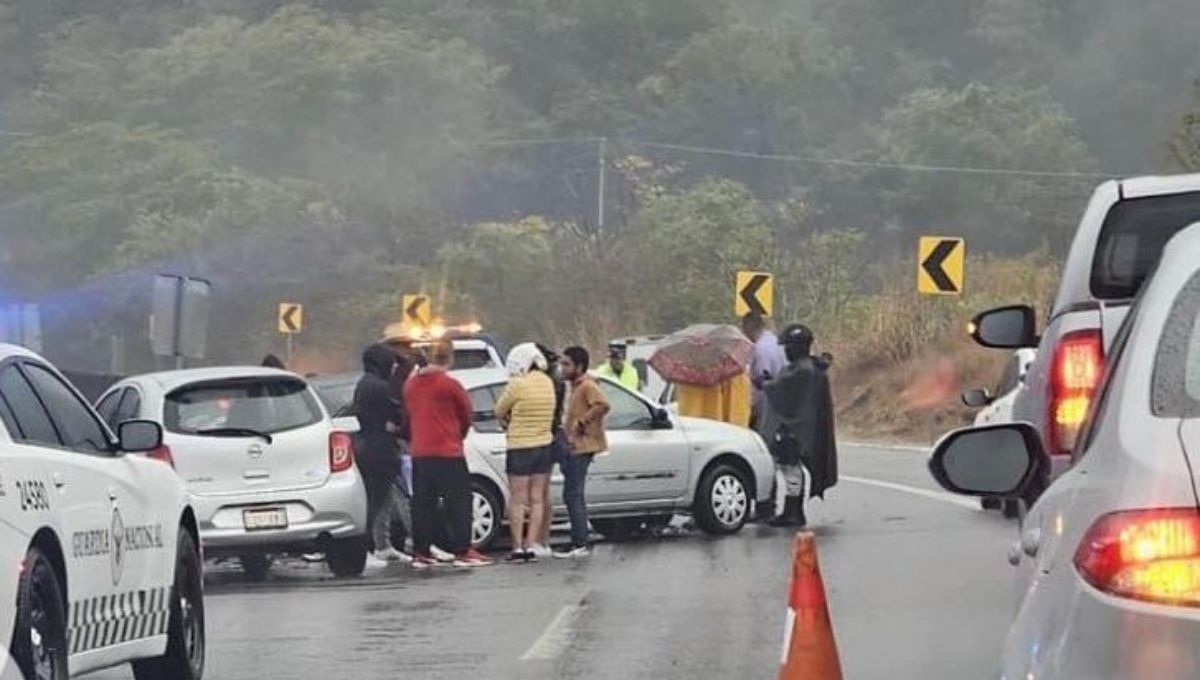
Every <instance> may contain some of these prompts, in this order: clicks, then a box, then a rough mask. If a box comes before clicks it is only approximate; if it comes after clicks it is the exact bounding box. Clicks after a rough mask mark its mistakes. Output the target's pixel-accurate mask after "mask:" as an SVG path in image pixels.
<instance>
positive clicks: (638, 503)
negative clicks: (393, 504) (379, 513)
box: [313, 369, 775, 547]
mask: <svg viewBox="0 0 1200 680" xmlns="http://www.w3.org/2000/svg"><path fill="white" fill-rule="evenodd" d="M452 375H453V376H454V377H455V378H456V379H458V380H459V381H460V382H461V383H462V384H463V386H464V387H465V388H466V389H467V393H468V394H469V395H470V396H471V403H472V404H473V405H474V410H475V425H474V427H473V428H472V430H471V432H470V434H469V435H468V436H467V467H468V469H469V470H470V472H471V479H472V489H473V491H474V525H473V535H472V540H473V542H474V543H475V545H476V546H480V547H486V546H487V545H489V544H490V543H491V542H492V541H493V540H494V539H495V538H496V537H497V535H498V534H499V533H500V530H501V529H502V527H503V517H504V506H505V503H506V502H507V500H508V485H507V482H506V476H505V473H504V452H505V441H504V432H503V430H502V429H501V427H500V424H499V423H498V422H497V421H496V417H495V414H494V413H493V407H494V405H495V403H496V400H497V399H499V397H500V394H501V392H503V391H504V386H505V384H506V383H507V381H508V375H507V373H505V372H504V371H503V370H497V369H474V370H462V371H453V372H452ZM598 380H599V383H600V387H601V389H603V390H604V393H605V396H607V397H608V400H609V404H610V406H611V411H610V412H609V414H608V418H607V419H606V421H605V426H606V429H607V432H608V441H609V448H610V454H609V455H607V456H601V457H598V458H596V459H595V461H593V463H592V465H591V469H590V470H589V471H588V484H587V503H588V514H589V515H590V519H591V523H592V526H593V527H594V528H595V529H596V530H597V531H599V532H600V533H602V534H605V535H606V536H609V537H613V538H619V537H621V536H623V535H625V534H628V533H630V532H632V531H633V530H635V529H637V528H639V527H641V526H643V525H645V524H649V525H652V526H653V525H656V524H657V525H665V524H666V523H667V522H668V521H670V519H671V517H672V516H673V515H675V514H677V513H683V514H691V515H693V516H694V517H695V518H696V523H697V524H698V525H699V526H700V528H701V529H704V530H705V531H708V532H711V533H717V534H725V533H733V532H736V531H738V530H739V529H741V528H742V526H743V525H744V524H745V523H746V521H747V520H748V519H749V518H750V517H751V513H752V512H753V510H754V508H753V504H754V502H755V501H756V500H757V499H767V498H770V494H771V490H772V484H773V482H774V474H775V470H774V464H773V462H772V460H771V455H770V453H769V452H768V451H767V447H766V445H765V444H764V443H763V441H762V439H761V438H760V437H759V436H758V435H757V434H756V433H755V432H753V431H751V430H748V429H745V428H741V427H736V426H734V425H728V424H726V423H720V422H716V421H711V420H702V419H699V418H684V417H680V416H676V415H673V414H671V413H668V412H667V411H666V410H664V409H662V408H661V407H659V406H657V405H655V404H654V403H652V402H651V401H650V400H649V399H647V398H646V397H644V396H642V395H640V394H636V393H634V392H630V391H629V390H626V389H625V388H623V387H621V386H620V385H618V384H616V383H615V382H612V381H609V380H605V379H598ZM355 382H356V377H355V376H352V375H345V376H330V377H327V378H316V379H314V380H313V386H314V387H315V388H316V389H317V392H318V393H319V394H321V396H322V399H324V400H325V402H326V405H327V408H329V409H330V410H332V411H335V412H340V413H345V414H349V413H350V411H349V410H348V407H347V405H348V404H349V402H350V400H351V398H352V396H353V385H354V384H355ZM552 485H553V489H552V492H551V497H552V498H553V499H554V501H555V503H556V506H555V508H554V511H555V515H556V516H557V517H560V518H565V517H566V508H565V507H564V506H562V505H560V504H559V502H560V501H561V498H562V493H561V488H562V477H561V475H559V474H558V473H557V472H556V473H555V475H554V477H553V479H552Z"/></svg>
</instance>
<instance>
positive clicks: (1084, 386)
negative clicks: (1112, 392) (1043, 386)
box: [1046, 328, 1104, 456]
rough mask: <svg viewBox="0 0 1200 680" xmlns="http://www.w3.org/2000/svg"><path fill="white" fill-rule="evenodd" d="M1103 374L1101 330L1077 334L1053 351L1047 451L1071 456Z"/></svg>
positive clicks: (1069, 335) (1094, 329)
mask: <svg viewBox="0 0 1200 680" xmlns="http://www.w3.org/2000/svg"><path fill="white" fill-rule="evenodd" d="M1103 374H1104V336H1103V335H1102V334H1101V332H1100V329H1098V328H1093V329H1089V330H1084V331H1075V332H1072V333H1067V334H1066V335H1064V336H1063V338H1062V340H1061V341H1060V342H1059V343H1058V346H1057V347H1055V348H1054V358H1053V362H1052V363H1051V365H1050V399H1049V402H1048V403H1049V410H1050V413H1049V416H1050V417H1049V422H1048V425H1047V428H1046V432H1047V437H1046V438H1047V442H1046V443H1047V445H1048V446H1047V447H1046V448H1047V450H1048V451H1049V452H1050V453H1051V454H1052V455H1059V456H1065V455H1070V454H1071V451H1072V450H1073V449H1074V448H1075V440H1076V439H1078V437H1079V431H1080V429H1081V428H1082V427H1083V421H1084V420H1085V419H1086V418H1087V414H1088V410H1089V409H1090V408H1091V405H1092V399H1093V398H1094V397H1095V395H1096V388H1097V387H1099V385H1100V377H1101V376H1102V375H1103Z"/></svg>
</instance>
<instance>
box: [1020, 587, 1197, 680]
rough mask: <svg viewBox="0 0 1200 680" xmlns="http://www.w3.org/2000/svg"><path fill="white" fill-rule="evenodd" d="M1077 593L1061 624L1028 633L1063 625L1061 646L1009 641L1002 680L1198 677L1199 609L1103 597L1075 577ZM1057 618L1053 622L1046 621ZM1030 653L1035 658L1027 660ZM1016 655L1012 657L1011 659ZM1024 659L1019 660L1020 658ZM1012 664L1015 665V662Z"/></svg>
mask: <svg viewBox="0 0 1200 680" xmlns="http://www.w3.org/2000/svg"><path fill="white" fill-rule="evenodd" d="M1074 577H1075V581H1076V584H1075V588H1074V590H1075V594H1074V598H1073V601H1072V602H1071V603H1070V604H1069V605H1068V606H1069V607H1070V610H1069V611H1068V612H1064V617H1065V618H1063V619H1060V620H1059V621H1050V620H1046V621H1040V622H1034V623H1033V624H1032V625H1031V626H1029V629H1030V630H1031V631H1033V630H1034V629H1035V627H1041V630H1042V632H1043V634H1044V633H1048V632H1049V631H1050V630H1051V627H1052V626H1056V625H1061V626H1064V632H1063V636H1062V640H1061V641H1057V640H1053V639H1051V636H1049V635H1047V636H1046V638H1045V639H1038V637H1039V636H1038V635H1037V633H1036V632H1035V633H1034V634H1033V635H1030V636H1029V637H1028V638H1026V639H1024V641H1023V643H1022V642H1021V641H1019V640H1017V639H1010V641H1009V642H1010V648H1009V654H1008V656H1007V659H1006V660H1007V661H1009V662H1010V663H1006V664H1005V665H1006V669H1005V674H1004V676H1003V677H1005V678H1014V679H1020V680H1024V678H1027V677H1036V678H1038V679H1039V680H1043V679H1044V680H1054V679H1057V680H1067V679H1069V678H1097V679H1100V678H1109V679H1113V680H1116V679H1122V680H1124V679H1129V680H1140V679H1145V678H1154V679H1155V680H1185V679H1194V678H1196V677H1200V610H1195V609H1187V608H1182V607H1169V606H1164V605H1157V604H1148V603H1144V602H1137V601H1134V600H1126V599H1122V598H1115V597H1111V596H1109V595H1106V594H1104V593H1102V592H1100V591H1098V590H1096V589H1095V588H1093V587H1091V586H1090V585H1089V584H1087V583H1085V582H1084V581H1083V580H1082V579H1080V578H1079V576H1078V575H1075V576H1074ZM1049 618H1057V617H1049ZM1030 651H1032V653H1033V654H1034V655H1039V654H1040V655H1041V656H1040V658H1039V657H1038V656H1034V657H1032V658H1031V657H1030V656H1029V653H1030ZM1014 652H1015V654H1014ZM1022 656H1023V657H1024V658H1021V657H1022ZM1013 662H1015V663H1013Z"/></svg>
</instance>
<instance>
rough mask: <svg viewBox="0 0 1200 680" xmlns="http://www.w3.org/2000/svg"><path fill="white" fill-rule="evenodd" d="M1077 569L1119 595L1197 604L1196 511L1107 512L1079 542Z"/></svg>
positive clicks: (1199, 521)
mask: <svg viewBox="0 0 1200 680" xmlns="http://www.w3.org/2000/svg"><path fill="white" fill-rule="evenodd" d="M1075 568H1076V569H1078V570H1079V573H1080V575H1081V576H1083V578H1084V580H1086V581H1087V582H1088V583H1090V584H1092V585H1093V586H1095V587H1096V588H1098V589H1099V590H1102V591H1104V592H1106V593H1109V594H1112V595H1116V596H1118V597H1127V598H1131V599H1135V600H1147V601H1151V602H1161V603H1166V604H1174V605H1184V606H1192V607H1200V511H1197V510H1196V508H1166V509H1159V510H1136V511H1126V512H1114V513H1112V514H1108V515H1105V516H1103V517H1101V518H1100V519H1099V520H1097V521H1096V523H1095V524H1093V525H1092V527H1091V528H1090V529H1089V530H1088V532H1087V534H1086V535H1085V536H1084V538H1083V542H1082V543H1080V544H1079V549H1078V550H1077V551H1076V552H1075Z"/></svg>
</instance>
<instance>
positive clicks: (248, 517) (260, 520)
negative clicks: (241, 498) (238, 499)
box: [242, 508, 288, 531]
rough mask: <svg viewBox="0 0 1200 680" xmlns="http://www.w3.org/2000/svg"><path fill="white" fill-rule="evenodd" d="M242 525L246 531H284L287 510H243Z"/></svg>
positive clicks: (286, 523) (286, 521) (286, 522)
mask: <svg viewBox="0 0 1200 680" xmlns="http://www.w3.org/2000/svg"><path fill="white" fill-rule="evenodd" d="M242 524H243V525H245V527H246V531H262V530H264V529H286V528H287V525H288V520H287V510H285V509H283V508H260V509H257V510H243V511H242Z"/></svg>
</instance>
